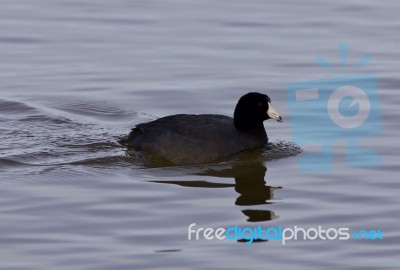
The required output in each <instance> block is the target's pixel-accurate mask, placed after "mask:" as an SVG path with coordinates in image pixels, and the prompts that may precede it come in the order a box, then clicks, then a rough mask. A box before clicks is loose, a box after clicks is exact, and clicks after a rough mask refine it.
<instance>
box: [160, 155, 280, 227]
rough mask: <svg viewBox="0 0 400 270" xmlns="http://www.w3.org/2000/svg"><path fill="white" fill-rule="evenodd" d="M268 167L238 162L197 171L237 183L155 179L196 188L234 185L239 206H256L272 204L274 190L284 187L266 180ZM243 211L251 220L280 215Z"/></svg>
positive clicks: (266, 219) (268, 218) (263, 211)
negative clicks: (224, 166)
mask: <svg viewBox="0 0 400 270" xmlns="http://www.w3.org/2000/svg"><path fill="white" fill-rule="evenodd" d="M266 171H267V168H266V167H265V166H264V165H263V164H262V163H250V164H248V163H247V164H238V165H233V166H232V167H231V168H228V169H208V170H206V171H204V172H200V173H197V175H200V176H211V177H220V178H234V179H235V184H226V183H215V182H209V181H153V182H156V183H164V184H175V185H179V186H184V187H196V188H229V187H234V188H235V191H236V192H237V193H238V194H239V196H238V197H237V199H236V201H235V204H236V205H239V206H255V205H265V204H271V203H272V202H271V200H272V199H273V197H274V191H275V190H276V189H281V188H282V187H271V186H268V185H266V182H265V180H264V177H265V173H266ZM242 213H243V214H244V215H246V216H247V221H249V222H261V221H269V220H272V219H275V218H277V217H278V216H277V215H276V214H275V213H274V212H273V211H270V210H258V209H245V210H242Z"/></svg>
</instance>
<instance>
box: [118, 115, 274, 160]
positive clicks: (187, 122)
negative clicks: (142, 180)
mask: <svg viewBox="0 0 400 270" xmlns="http://www.w3.org/2000/svg"><path fill="white" fill-rule="evenodd" d="M120 142H121V143H122V144H125V145H128V146H131V147H133V148H134V149H136V150H140V151H141V150H144V151H148V152H153V153H156V154H157V155H159V156H161V157H163V158H165V159H167V160H170V161H172V162H173V163H175V164H177V165H187V164H202V163H207V162H211V161H215V160H218V159H222V158H225V157H228V156H231V155H234V154H236V153H239V152H242V151H244V150H248V149H253V148H257V147H260V146H263V145H264V144H266V143H267V142H268V137H267V134H266V132H265V129H264V125H263V124H262V122H260V124H259V125H258V126H257V127H255V128H253V129H252V130H250V131H240V130H238V129H237V128H236V127H235V125H234V121H233V118H231V117H228V116H224V115H215V114H201V115H193V114H178V115H171V116H166V117H163V118H159V119H157V120H154V121H151V122H148V123H142V124H138V125H136V127H135V128H133V129H132V131H131V133H130V134H129V135H128V136H127V137H125V138H123V139H122V140H121V141H120Z"/></svg>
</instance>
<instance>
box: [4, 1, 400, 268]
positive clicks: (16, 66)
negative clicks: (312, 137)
mask: <svg viewBox="0 0 400 270" xmlns="http://www.w3.org/2000/svg"><path fill="white" fill-rule="evenodd" d="M399 12H400V4H399V2H398V1H379V2H376V1H361V2H353V3H348V1H342V0H341V1H333V2H330V3H328V2H323V1H313V0H312V1H301V2H294V1H293V2H292V1H279V2H272V1H252V2H243V1H198V2H188V1H187V2H185V1H178V0H172V1H123V0H117V1H109V2H105V1H94V0H93V1H90V0H89V1H50V0H49V1H45V0H37V1H24V0H22V1H3V3H2V4H1V8H0V138H1V142H0V221H1V222H0V249H1V252H0V268H2V269H40V270H43V269H96V270H98V269H107V270H109V269H274V268H275V269H307V270H309V269H399V267H400V263H399V261H398V254H399V253H400V232H399V226H398V224H399V222H398V221H399V216H400V199H399V198H400V196H399V188H400V184H399V181H398V177H397V173H398V172H399V169H398V168H399V162H398V159H397V158H398V151H399V143H398V116H399V111H398V107H399V105H398V104H399V103H400V96H399V94H398V86H399V85H400V80H399V76H398V75H399V71H400V69H399V68H400V65H399V61H398V59H400V53H399V50H398V44H400V35H399V34H398V33H399V29H400V19H399V16H398V14H399ZM343 42H346V43H347V44H348V55H347V63H348V65H349V66H354V65H356V64H357V63H358V61H359V59H360V58H361V57H362V56H363V55H364V54H365V53H370V54H371V55H372V56H373V60H372V61H371V62H370V63H368V64H367V65H366V66H365V67H364V68H363V69H362V72H365V73H373V74H375V75H376V77H377V82H378V94H379V99H380V108H381V109H380V113H381V121H382V128H383V134H382V135H381V136H378V137H374V138H369V139H362V140H361V144H363V145H368V146H369V147H370V148H372V149H375V150H376V151H378V153H379V154H380V156H381V159H382V164H381V166H380V167H372V168H353V167H350V166H349V165H348V164H347V162H346V154H347V148H346V144H345V142H343V141H338V142H335V144H334V149H333V160H334V163H333V171H332V172H330V173H329V172H328V173H307V172H303V171H301V170H300V168H299V166H298V161H299V158H300V157H302V156H303V155H305V154H307V153H311V152H312V151H313V150H312V149H308V148H307V147H306V146H302V145H300V147H302V148H303V153H300V152H301V151H300V150H299V146H298V145H296V142H295V141H293V138H292V133H291V132H292V130H291V128H290V124H289V123H290V121H288V119H290V115H289V113H288V100H287V97H286V94H285V91H284V89H285V87H286V85H287V84H288V83H292V82H298V81H302V80H314V79H321V78H327V77H330V76H332V74H331V73H329V71H327V70H325V69H324V68H322V67H321V66H318V65H317V64H315V63H314V60H315V58H316V56H317V55H320V56H323V57H324V58H325V59H327V61H328V62H329V63H331V64H332V65H334V66H338V65H340V57H339V50H338V46H339V44H340V43H343ZM249 91H258V92H264V93H267V94H268V95H269V96H270V97H271V99H272V102H273V104H274V107H275V108H276V109H277V110H278V111H279V112H280V114H281V115H282V117H283V118H284V120H285V121H284V122H283V123H277V122H273V121H271V120H269V121H266V122H265V127H266V130H267V132H268V134H269V136H270V137H271V138H272V144H271V145H270V147H269V148H270V149H259V150H255V151H250V152H246V153H242V154H240V155H237V156H234V157H231V158H229V159H226V160H223V161H220V162H218V163H216V164H208V165H202V166H185V167H179V166H165V164H163V163H162V162H161V161H159V160H157V158H156V157H153V156H151V155H146V154H143V153H133V154H132V153H127V152H126V149H124V148H123V147H121V146H119V145H118V143H117V140H118V138H119V137H120V136H121V135H123V134H126V133H127V132H128V131H129V129H130V128H132V127H133V126H134V125H135V124H137V123H140V122H144V121H149V120H153V119H156V118H158V117H162V116H165V115H169V114H177V113H217V114H224V115H232V114H233V109H234V106H235V104H236V102H237V100H238V99H239V97H240V96H241V95H243V94H244V93H246V92H249ZM311 113H312V112H311V111H310V112H304V117H305V118H307V115H309V114H311ZM299 153H300V154H299ZM321 162H323V161H321ZM317 165H318V164H317ZM191 223H196V224H197V225H196V226H197V227H212V228H218V227H223V228H228V227H233V226H240V227H252V228H254V227H257V226H258V225H261V226H263V227H276V226H280V225H282V226H284V227H293V226H296V225H297V226H303V227H306V228H309V227H317V226H323V227H327V228H329V227H334V228H339V227H349V228H351V230H361V229H366V230H376V229H380V230H382V231H383V232H384V240H375V241H372V240H355V239H351V240H348V241H339V240H334V241H323V240H314V241H290V242H288V243H287V244H286V245H284V246H283V245H282V244H281V242H279V241H267V242H257V243H253V244H251V245H246V244H245V243H243V242H237V241H230V240H224V241H218V240H211V241H209V240H204V239H202V240H198V241H195V240H191V241H189V240H188V234H187V230H188V225H189V224H191Z"/></svg>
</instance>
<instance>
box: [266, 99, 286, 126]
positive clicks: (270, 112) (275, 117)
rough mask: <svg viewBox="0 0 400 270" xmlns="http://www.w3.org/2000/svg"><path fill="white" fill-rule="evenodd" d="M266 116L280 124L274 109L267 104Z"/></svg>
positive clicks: (279, 118) (280, 119)
mask: <svg viewBox="0 0 400 270" xmlns="http://www.w3.org/2000/svg"><path fill="white" fill-rule="evenodd" d="M267 114H268V116H269V117H270V118H271V119H275V120H276V121H278V122H282V121H283V120H282V117H280V116H279V114H278V113H277V112H276V111H275V109H274V107H272V105H271V103H269V102H268V111H267Z"/></svg>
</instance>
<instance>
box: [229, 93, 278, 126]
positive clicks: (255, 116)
mask: <svg viewBox="0 0 400 270" xmlns="http://www.w3.org/2000/svg"><path fill="white" fill-rule="evenodd" d="M233 118H234V124H235V127H236V128H237V129H239V130H241V131H251V130H254V129H256V128H259V127H262V125H263V121H264V120H267V119H270V118H271V119H275V120H276V121H278V122H282V117H280V116H279V114H278V113H277V112H276V111H275V109H274V108H273V107H272V106H271V99H270V98H269V97H268V96H267V95H265V94H260V93H255V92H251V93H247V94H246V95H244V96H242V97H241V98H240V99H239V101H238V103H237V105H236V108H235V113H234V116H233Z"/></svg>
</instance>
